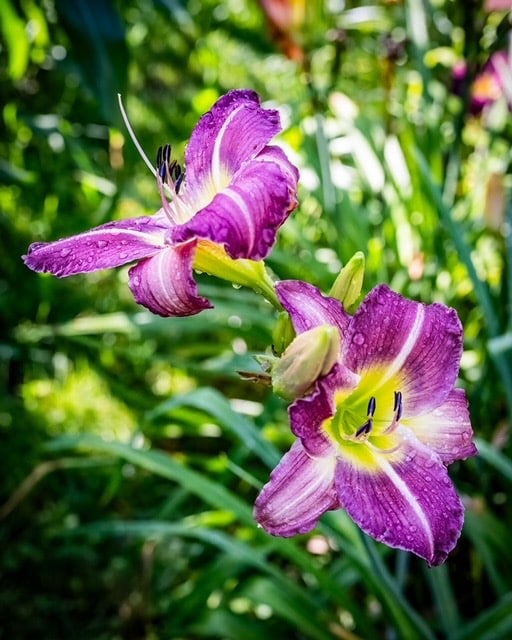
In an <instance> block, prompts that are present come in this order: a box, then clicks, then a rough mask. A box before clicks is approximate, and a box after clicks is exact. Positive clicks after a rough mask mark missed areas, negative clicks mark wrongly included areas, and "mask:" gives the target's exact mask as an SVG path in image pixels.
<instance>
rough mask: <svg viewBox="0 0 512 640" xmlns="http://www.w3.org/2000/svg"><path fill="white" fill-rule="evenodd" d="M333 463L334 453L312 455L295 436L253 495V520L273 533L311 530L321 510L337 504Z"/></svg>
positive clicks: (289, 534)
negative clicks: (259, 489) (256, 494)
mask: <svg viewBox="0 0 512 640" xmlns="http://www.w3.org/2000/svg"><path fill="white" fill-rule="evenodd" d="M335 466H336V458H335V457H334V456H333V455H325V456H322V457H317V458H313V457H311V456H310V455H308V454H307V453H306V452H305V451H304V449H303V447H302V445H301V443H300V441H299V440H296V441H295V443H294V444H293V445H292V447H291V449H290V450H289V451H288V453H286V454H285V455H284V456H283V458H282V459H281V462H280V463H279V464H278V465H277V467H276V468H275V469H274V470H273V471H272V473H271V475H270V480H269V482H268V483H267V484H266V485H265V486H264V487H263V489H262V490H261V493H260V494H259V495H258V497H257V498H256V502H255V505H254V518H255V520H256V521H257V522H258V523H259V524H260V525H261V526H262V527H263V528H264V529H265V530H266V531H268V532H269V533H271V534H272V535H276V536H283V537H289V536H293V535H297V534H300V533H307V532H308V531H311V530H312V529H313V528H314V527H315V525H316V523H317V522H318V519H319V518H320V516H321V515H322V514H324V513H325V512H326V511H329V510H330V509H336V508H338V507H339V506H340V504H339V501H338V497H337V495H336V491H335V489H334V470H335Z"/></svg>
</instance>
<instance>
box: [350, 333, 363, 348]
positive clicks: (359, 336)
mask: <svg viewBox="0 0 512 640" xmlns="http://www.w3.org/2000/svg"><path fill="white" fill-rule="evenodd" d="M352 340H353V342H355V343H356V344H358V345H359V346H361V345H362V344H364V336H363V334H362V333H356V334H355V335H354V337H353V338H352Z"/></svg>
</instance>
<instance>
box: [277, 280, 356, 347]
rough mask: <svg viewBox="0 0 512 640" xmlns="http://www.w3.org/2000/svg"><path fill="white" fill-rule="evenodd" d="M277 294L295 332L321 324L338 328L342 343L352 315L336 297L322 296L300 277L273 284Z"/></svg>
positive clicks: (301, 331)
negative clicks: (299, 278)
mask: <svg viewBox="0 0 512 640" xmlns="http://www.w3.org/2000/svg"><path fill="white" fill-rule="evenodd" d="M276 291H277V296H278V298H279V301H280V302H281V304H282V305H283V307H284V308H285V309H286V311H288V313H289V314H290V317H291V319H292V323H293V327H294V329H295V331H296V332H297V333H303V332H304V331H308V330H309V329H313V328H314V327H318V326H320V325H322V324H330V325H333V326H334V327H338V328H339V330H340V332H341V339H342V343H343V340H344V333H345V331H346V330H347V329H348V326H349V323H350V322H351V320H352V318H351V316H349V315H348V313H346V311H345V310H344V309H343V305H342V304H341V302H339V300H335V299H334V298H329V297H327V296H324V295H323V294H322V293H321V292H320V290H319V289H317V288H316V287H314V286H313V285H311V284H308V283H306V282H301V281H300V280H283V281H282V282H278V283H277V285H276Z"/></svg>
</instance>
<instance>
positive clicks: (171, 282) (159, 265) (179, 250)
mask: <svg viewBox="0 0 512 640" xmlns="http://www.w3.org/2000/svg"><path fill="white" fill-rule="evenodd" d="M196 244H197V241H196V240H191V241H190V242H187V243H184V244H181V245H177V246H175V247H167V248H166V249H164V250H162V251H160V252H159V253H158V254H157V255H155V256H153V257H151V258H148V259H147V260H142V261H141V262H139V263H138V264H136V265H135V266H134V267H132V268H131V269H130V271H129V278H130V279H129V285H130V289H131V290H132V293H133V295H134V298H135V300H136V301H137V302H138V303H139V304H142V305H143V306H145V307H147V308H148V309H149V310H150V311H152V312H153V313H156V314H157V315H160V316H164V317H167V316H191V315H195V314H196V313H199V312H200V311H203V310H204V309H210V308H211V307H212V305H211V303H210V302H209V301H208V300H207V299H206V298H203V297H201V296H199V295H197V285H196V283H195V281H194V278H193V276H192V264H193V261H194V255H195V249H196Z"/></svg>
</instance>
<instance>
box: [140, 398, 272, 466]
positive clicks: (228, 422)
mask: <svg viewBox="0 0 512 640" xmlns="http://www.w3.org/2000/svg"><path fill="white" fill-rule="evenodd" d="M183 406H187V407H193V408H194V409H199V410H201V411H204V412H205V413H207V414H208V415H210V416H212V417H213V418H215V419H216V420H217V422H218V424H219V425H220V426H221V427H222V428H223V429H225V430H226V431H228V432H229V433H231V434H233V435H234V436H236V438H238V439H239V440H240V441H241V442H242V443H243V444H244V445H245V446H246V447H247V448H248V449H249V450H250V451H252V452H253V453H254V454H255V455H256V456H257V457H258V458H259V459H260V460H262V461H263V462H264V463H265V464H266V465H267V466H268V467H273V466H275V465H276V464H277V463H278V462H279V458H280V453H279V451H278V450H277V449H276V448H275V447H274V446H273V445H272V444H271V443H270V442H268V441H267V440H265V439H264V438H263V436H262V435H261V432H260V431H259V430H258V429H257V428H256V427H255V425H254V423H253V422H252V421H250V420H248V419H247V418H245V417H244V416H242V415H240V414H239V413H237V412H236V411H233V409H232V408H231V406H230V404H229V402H228V401H227V400H226V398H225V397H224V396H223V395H222V394H221V393H219V392H218V391H215V390H214V389H209V388H202V389H198V390H197V391H192V392H191V393H187V394H184V395H180V396H175V397H173V398H171V399H170V400H166V401H164V402H162V403H161V404H159V405H157V406H156V407H155V408H154V409H153V410H152V411H150V412H149V413H148V414H147V420H148V421H149V422H153V421H155V420H157V419H158V418H159V417H161V416H163V415H166V414H168V413H171V412H172V410H173V409H176V408H179V407H183Z"/></svg>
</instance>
